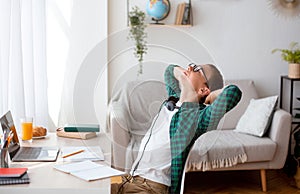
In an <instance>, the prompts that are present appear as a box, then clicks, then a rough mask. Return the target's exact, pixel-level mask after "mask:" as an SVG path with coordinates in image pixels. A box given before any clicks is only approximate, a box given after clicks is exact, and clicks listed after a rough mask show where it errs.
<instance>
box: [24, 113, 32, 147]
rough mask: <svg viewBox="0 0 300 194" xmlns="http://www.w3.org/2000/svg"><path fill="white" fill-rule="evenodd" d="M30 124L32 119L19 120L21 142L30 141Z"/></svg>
mask: <svg viewBox="0 0 300 194" xmlns="http://www.w3.org/2000/svg"><path fill="white" fill-rule="evenodd" d="M32 124H33V118H32V117H26V118H22V119H21V130H22V140H23V141H32Z"/></svg>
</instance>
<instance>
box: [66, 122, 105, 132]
mask: <svg viewBox="0 0 300 194" xmlns="http://www.w3.org/2000/svg"><path fill="white" fill-rule="evenodd" d="M64 130H65V132H99V131H100V126H99V125H94V124H76V125H74V124H67V125H65V126H64Z"/></svg>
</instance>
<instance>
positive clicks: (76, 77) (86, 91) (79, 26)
mask: <svg viewBox="0 0 300 194" xmlns="http://www.w3.org/2000/svg"><path fill="white" fill-rule="evenodd" d="M47 6H48V7H47V8H48V26H47V27H48V31H47V33H48V66H49V70H48V79H49V80H48V81H49V88H48V89H49V107H50V116H51V118H52V119H53V124H54V125H58V126H63V125H64V124H66V123H100V124H101V127H104V126H105V115H106V103H107V69H106V60H107V58H106V56H107V43H106V37H107V1H106V0H85V1H82V0H69V1H66V0H65V1H59V0H48V4H47ZM67 8H68V9H67ZM54 127H55V126H51V127H50V129H51V130H54V129H55V128H54Z"/></svg>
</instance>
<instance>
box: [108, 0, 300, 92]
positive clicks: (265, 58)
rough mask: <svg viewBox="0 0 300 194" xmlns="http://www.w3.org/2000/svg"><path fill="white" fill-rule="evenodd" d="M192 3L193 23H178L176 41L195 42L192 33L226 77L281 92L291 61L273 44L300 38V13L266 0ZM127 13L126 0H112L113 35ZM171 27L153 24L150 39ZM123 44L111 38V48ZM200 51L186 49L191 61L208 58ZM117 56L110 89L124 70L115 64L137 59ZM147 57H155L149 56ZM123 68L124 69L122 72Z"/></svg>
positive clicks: (279, 45) (170, 59)
mask: <svg viewBox="0 0 300 194" xmlns="http://www.w3.org/2000/svg"><path fill="white" fill-rule="evenodd" d="M172 2H174V1H171V3H172ZM192 6H193V18H194V26H193V27H191V28H180V27H177V28H175V30H177V31H180V32H181V33H182V35H183V39H181V38H180V39H178V43H177V44H178V45H177V47H185V46H186V44H189V43H190V42H185V40H184V38H186V37H187V35H188V36H190V37H192V38H194V39H195V40H197V42H198V44H199V47H201V46H202V47H204V48H207V53H208V54H210V55H211V59H212V60H213V61H214V62H215V64H217V65H218V66H219V67H220V68H221V70H222V72H223V74H224V76H225V78H226V79H248V78H249V79H253V80H254V81H255V84H256V86H257V88H258V92H259V95H260V96H261V97H263V96H268V95H274V94H279V83H280V75H285V74H287V72H288V65H287V64H286V63H285V62H283V61H282V60H281V58H280V55H279V53H278V54H271V50H272V49H274V48H286V47H287V46H288V45H289V43H290V42H291V41H298V42H300V18H298V19H292V20H286V19H284V18H282V17H278V16H276V15H275V14H274V13H273V11H272V10H271V9H270V8H269V6H268V1H267V0H251V1H250V0H192ZM175 10H176V6H175V7H174V6H173V7H172V10H171V11H172V12H171V13H170V16H169V17H168V19H167V22H172V21H173V20H174V12H175ZM126 14H127V12H126V1H125V0H124V1H119V0H110V1H109V28H108V29H109V35H112V34H115V33H118V32H122V31H124V30H125V29H127V17H126ZM153 28H156V29H153ZM157 28H159V29H157ZM166 28H167V29H168V27H164V26H161V27H149V28H148V30H149V31H150V33H148V37H149V38H150V39H151V36H152V34H151V32H152V31H154V32H157V31H159V30H161V31H166ZM169 28H170V27H169ZM171 28H173V27H171ZM172 30H173V29H172ZM170 36H173V34H172V33H171V34H169V36H161V37H160V38H161V40H162V41H163V40H164V39H168V38H170ZM124 44H127V43H125V42H124V41H121V42H113V43H112V44H109V52H110V51H111V50H112V49H114V47H118V46H121V45H122V46H124ZM131 46H132V45H131ZM201 49H202V48H201ZM127 52H128V51H127ZM153 52H155V51H153ZM149 54H150V52H149ZM199 54H200V53H199V50H197V49H193V50H192V49H191V50H189V51H188V52H187V53H183V55H184V56H186V57H187V59H188V60H187V61H189V60H191V59H192V60H195V62H198V63H202V62H203V63H205V62H207V61H206V60H207V59H204V60H203V61H202V58H201V57H199V58H194V57H190V56H195V55H199ZM175 55H176V54H175ZM127 56H128V55H127ZM116 58H118V59H119V61H118V62H117V63H113V62H112V63H111V64H110V68H111V69H110V73H109V83H110V85H109V87H110V91H111V90H112V88H113V87H114V84H113V83H116V82H117V81H116V80H117V79H119V78H120V75H116V74H115V73H113V72H115V71H116V68H117V69H118V68H122V69H126V67H124V66H129V67H132V61H134V60H133V59H130V58H127V57H124V53H122V56H121V54H120V56H118V57H116ZM115 60H116V59H115ZM148 60H149V61H151V59H149V58H148ZM160 60H161V59H160ZM155 61H156V62H161V61H159V60H155ZM168 62H170V63H172V62H174V53H169V54H168V53H167V54H164V56H163V63H168ZM175 62H176V61H175ZM184 62H185V60H178V64H180V65H186V63H184ZM147 71H149V72H146V73H153V72H155V71H156V69H154V68H149V70H147ZM151 71H153V72H151ZM124 73H125V70H123V72H120V74H124Z"/></svg>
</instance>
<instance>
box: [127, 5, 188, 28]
mask: <svg viewBox="0 0 300 194" xmlns="http://www.w3.org/2000/svg"><path fill="white" fill-rule="evenodd" d="M169 1H170V4H171V7H172V8H171V10H170V13H169V15H168V17H167V18H166V19H164V20H162V21H161V22H162V23H163V24H152V23H151V22H153V21H151V19H150V16H149V15H147V13H146V10H145V9H142V10H143V11H145V13H146V15H147V16H148V18H147V19H148V21H146V22H147V23H149V26H160V27H163V26H168V27H169V26H171V27H184V28H189V27H192V26H193V13H192V3H191V0H177V1H176V0H175V1H174V0H169ZM182 3H186V5H188V6H189V11H188V21H189V23H188V24H176V20H177V14H178V13H177V12H178V10H177V9H179V8H178V6H179V4H182ZM136 5H137V6H138V7H140V8H141V7H146V1H144V2H141V1H140V0H127V26H129V19H128V15H129V12H130V9H131V8H132V7H134V6H136ZM186 9H188V8H186V7H184V12H185V11H187V10H186Z"/></svg>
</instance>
